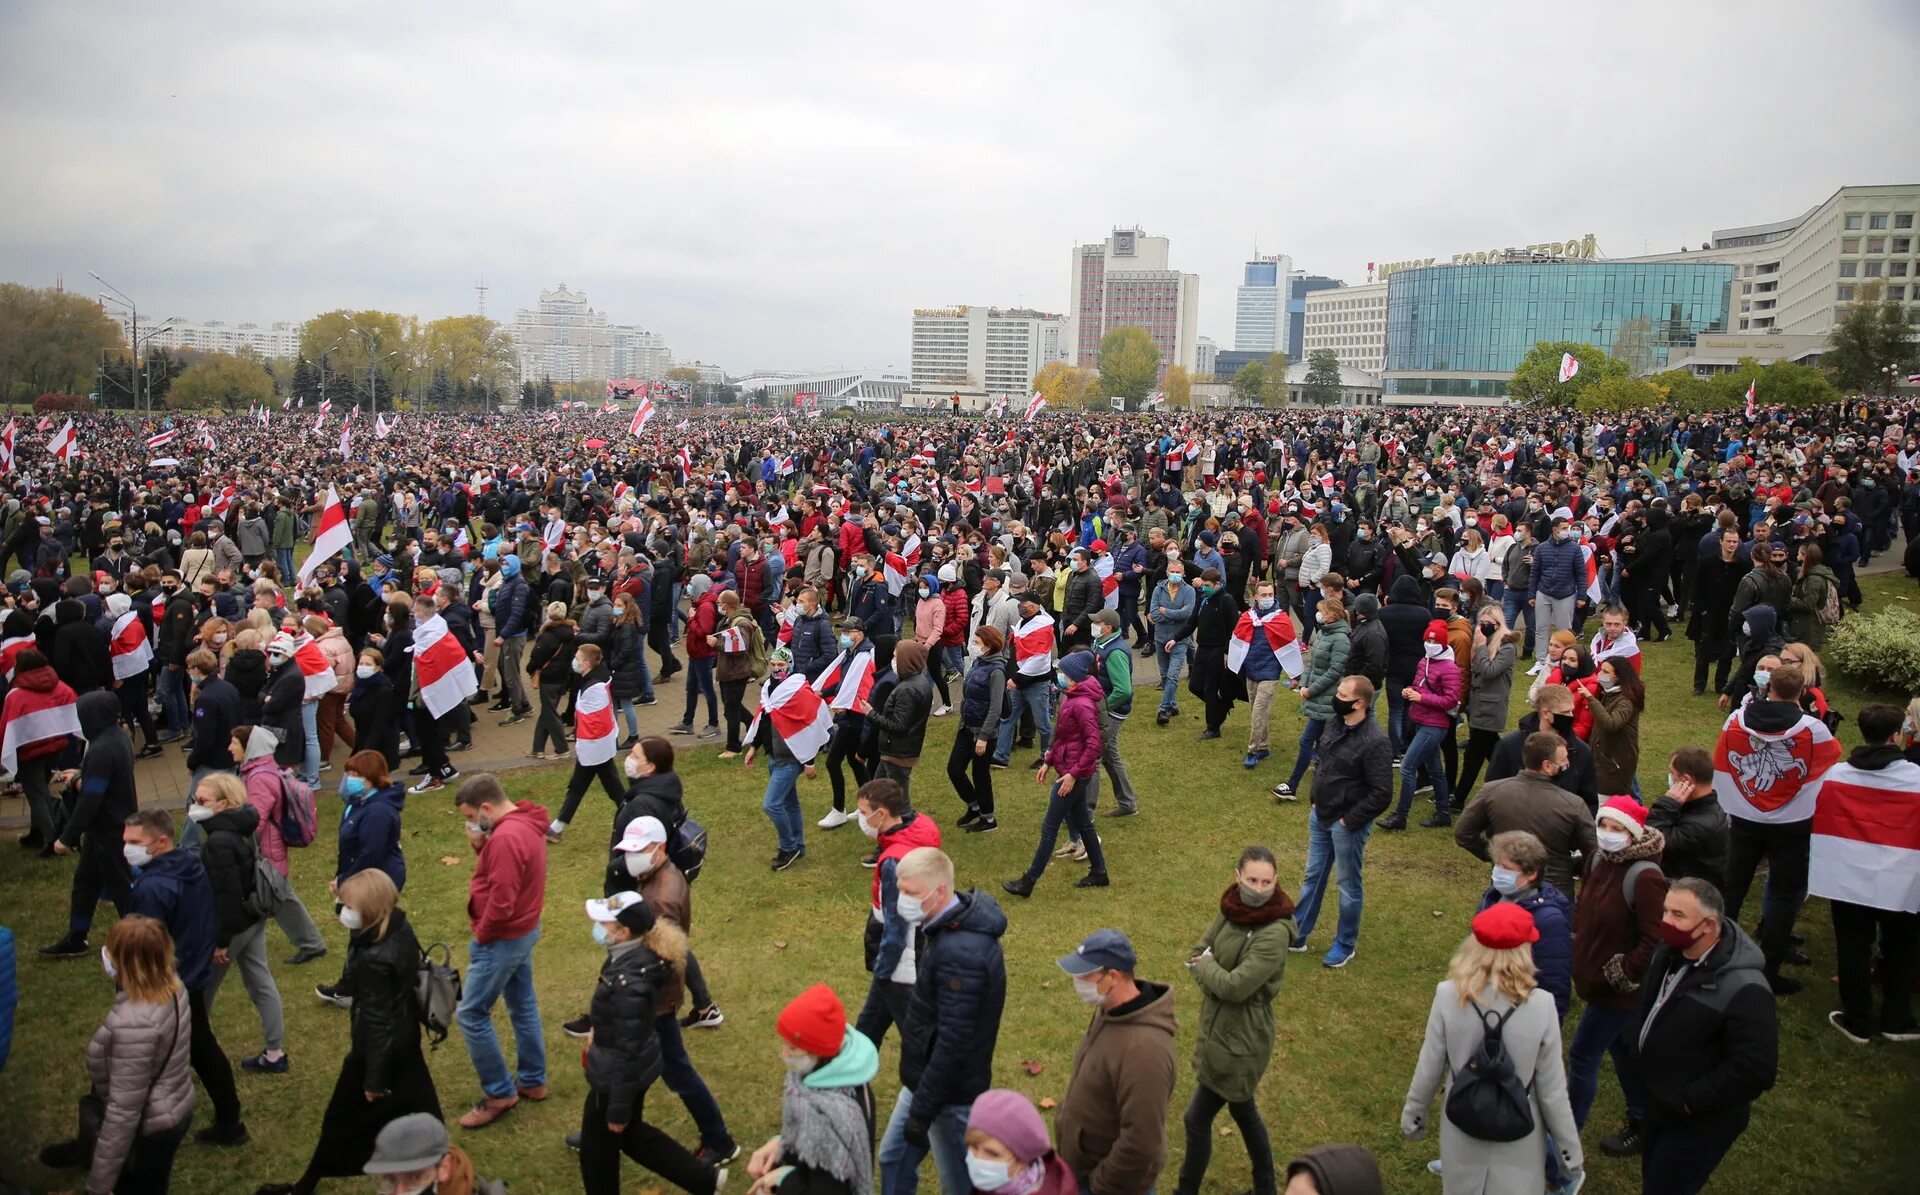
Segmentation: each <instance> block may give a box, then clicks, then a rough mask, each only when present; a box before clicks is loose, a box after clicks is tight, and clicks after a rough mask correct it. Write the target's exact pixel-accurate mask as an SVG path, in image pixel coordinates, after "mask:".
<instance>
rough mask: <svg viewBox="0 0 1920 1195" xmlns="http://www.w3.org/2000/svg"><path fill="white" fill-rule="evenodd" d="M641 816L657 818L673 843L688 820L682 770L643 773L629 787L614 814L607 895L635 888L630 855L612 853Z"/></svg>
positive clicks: (609, 844) (610, 840)
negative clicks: (628, 861)
mask: <svg viewBox="0 0 1920 1195" xmlns="http://www.w3.org/2000/svg"><path fill="white" fill-rule="evenodd" d="M637 817H654V818H659V819H660V824H661V825H663V826H665V827H666V828H667V834H668V835H669V845H671V835H672V834H673V832H674V831H675V830H678V829H679V828H680V823H681V822H684V821H686V820H687V806H686V803H685V802H684V801H683V800H682V799H681V789H680V773H678V772H655V773H653V774H652V775H650V776H642V777H640V779H638V780H635V781H634V782H633V784H632V785H631V786H629V787H628V789H627V799H626V800H624V801H622V802H621V803H620V808H619V809H618V810H616V811H615V813H614V815H613V835H612V837H611V838H609V839H608V854H609V858H608V862H607V876H606V883H605V886H604V887H605V891H604V893H603V895H606V896H612V895H613V894H614V893H616V892H626V891H629V890H631V889H632V888H633V876H632V875H631V874H629V873H628V871H627V857H626V856H625V855H622V854H615V853H613V852H612V846H613V844H615V843H617V842H619V841H620V840H621V839H622V838H624V837H625V836H626V833H627V827H628V826H629V825H630V824H632V822H633V819H635V818H637Z"/></svg>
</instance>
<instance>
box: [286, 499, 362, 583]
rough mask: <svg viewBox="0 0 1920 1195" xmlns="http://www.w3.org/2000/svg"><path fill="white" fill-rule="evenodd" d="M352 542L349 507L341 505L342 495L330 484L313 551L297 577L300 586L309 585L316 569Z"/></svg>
mask: <svg viewBox="0 0 1920 1195" xmlns="http://www.w3.org/2000/svg"><path fill="white" fill-rule="evenodd" d="M352 542H353V529H352V528H351V527H349V526H348V525H347V508H346V507H344V506H342V505H340V495H339V494H338V493H336V492H335V491H334V488H333V487H332V486H331V485H329V486H328V487H327V504H326V505H325V506H323V507H321V508H320V522H319V525H318V526H317V528H316V529H315V530H314V533H313V551H312V552H310V553H308V554H307V559H306V563H304V564H302V565H301V566H300V575H299V577H298V578H296V580H297V581H298V582H299V585H300V588H302V589H305V588H306V587H307V582H308V581H310V580H312V579H313V573H314V570H315V569H317V568H319V567H320V566H321V565H322V564H325V563H326V562H327V561H329V560H331V559H333V558H334V557H335V556H338V555H339V554H340V553H341V552H342V551H344V550H345V549H346V546H347V545H348V544H350V543H352Z"/></svg>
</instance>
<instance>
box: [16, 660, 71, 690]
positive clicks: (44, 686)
mask: <svg viewBox="0 0 1920 1195" xmlns="http://www.w3.org/2000/svg"><path fill="white" fill-rule="evenodd" d="M59 683H60V677H59V675H58V674H56V673H55V672H54V670H53V667H52V666H51V665H43V666H41V667H39V668H22V669H21V670H20V671H18V672H16V673H14V675H13V684H14V687H15V688H18V689H31V690H33V691H34V692H35V693H51V692H53V687H54V686H55V685H57V684H59Z"/></svg>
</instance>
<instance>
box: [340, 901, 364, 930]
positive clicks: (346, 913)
mask: <svg viewBox="0 0 1920 1195" xmlns="http://www.w3.org/2000/svg"><path fill="white" fill-rule="evenodd" d="M340 924H341V925H344V926H346V927H347V928H348V929H350V930H354V929H364V928H365V927H366V922H365V921H364V920H362V919H361V917H360V910H358V909H356V908H354V907H353V906H352V905H341V906H340Z"/></svg>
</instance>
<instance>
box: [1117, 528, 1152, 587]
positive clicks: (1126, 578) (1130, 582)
mask: <svg viewBox="0 0 1920 1195" xmlns="http://www.w3.org/2000/svg"><path fill="white" fill-rule="evenodd" d="M1136 564H1137V565H1139V566H1140V567H1141V568H1145V567H1146V566H1147V550H1146V548H1144V547H1142V546H1141V545H1140V541H1138V540H1135V541H1134V542H1133V543H1130V544H1128V545H1127V546H1126V547H1124V548H1121V549H1120V550H1119V551H1118V552H1115V553H1114V554H1113V575H1114V576H1116V577H1118V578H1120V593H1121V595H1122V596H1126V597H1133V596H1137V595H1138V594H1139V593H1140V585H1141V583H1142V581H1144V580H1145V578H1146V576H1147V574H1146V573H1136V572H1134V571H1133V566H1134V565H1136Z"/></svg>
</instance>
